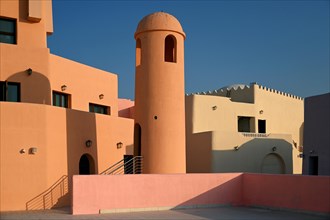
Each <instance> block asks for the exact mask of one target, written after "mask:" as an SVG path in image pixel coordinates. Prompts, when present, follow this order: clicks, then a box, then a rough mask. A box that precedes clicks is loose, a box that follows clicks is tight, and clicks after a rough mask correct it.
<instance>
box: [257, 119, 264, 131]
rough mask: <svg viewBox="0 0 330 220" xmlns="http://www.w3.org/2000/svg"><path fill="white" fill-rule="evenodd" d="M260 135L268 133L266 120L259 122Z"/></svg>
mask: <svg viewBox="0 0 330 220" xmlns="http://www.w3.org/2000/svg"><path fill="white" fill-rule="evenodd" d="M258 133H263V134H264V133H266V120H258Z"/></svg>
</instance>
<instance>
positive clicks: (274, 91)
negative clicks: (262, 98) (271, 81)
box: [256, 84, 304, 100]
mask: <svg viewBox="0 0 330 220" xmlns="http://www.w3.org/2000/svg"><path fill="white" fill-rule="evenodd" d="M256 85H257V84H256ZM257 88H258V89H260V90H264V91H268V92H272V93H275V94H279V95H282V96H286V97H289V98H293V99H298V100H304V98H302V97H299V96H296V95H292V94H290V93H286V92H282V91H278V90H276V89H271V88H268V87H266V86H262V85H257Z"/></svg>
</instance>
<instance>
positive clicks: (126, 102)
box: [118, 99, 134, 119]
mask: <svg viewBox="0 0 330 220" xmlns="http://www.w3.org/2000/svg"><path fill="white" fill-rule="evenodd" d="M118 116H119V117H123V118H131V119H134V101H132V100H130V99H118Z"/></svg>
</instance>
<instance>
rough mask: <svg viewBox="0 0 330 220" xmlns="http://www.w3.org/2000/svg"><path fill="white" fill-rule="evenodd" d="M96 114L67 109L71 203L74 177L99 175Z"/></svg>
mask: <svg viewBox="0 0 330 220" xmlns="http://www.w3.org/2000/svg"><path fill="white" fill-rule="evenodd" d="M95 117H96V116H95V114H93V113H90V112H83V111H78V110H73V109H66V137H67V169H68V170H67V174H68V188H69V197H70V201H71V198H72V195H71V194H72V177H73V175H90V174H97V173H98V166H97V164H98V158H97V135H96V134H97V130H96V118H95Z"/></svg>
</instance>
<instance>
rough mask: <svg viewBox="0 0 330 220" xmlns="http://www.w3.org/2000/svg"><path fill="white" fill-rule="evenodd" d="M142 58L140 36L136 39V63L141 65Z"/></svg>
mask: <svg viewBox="0 0 330 220" xmlns="http://www.w3.org/2000/svg"><path fill="white" fill-rule="evenodd" d="M141 58H142V51H141V40H140V38H138V39H137V40H136V48H135V61H136V63H135V65H136V66H139V65H141Z"/></svg>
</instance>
